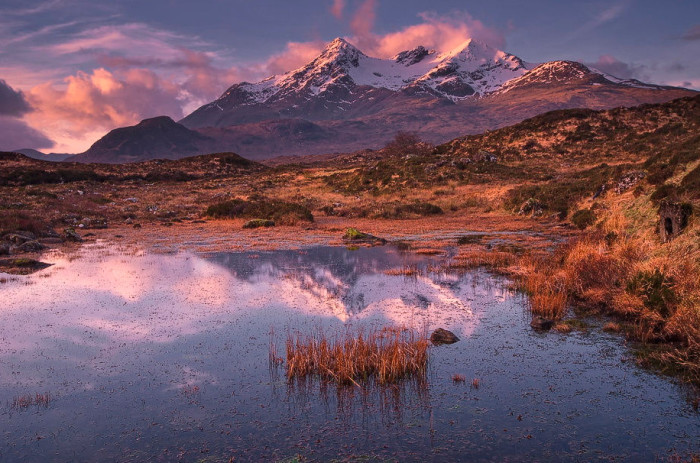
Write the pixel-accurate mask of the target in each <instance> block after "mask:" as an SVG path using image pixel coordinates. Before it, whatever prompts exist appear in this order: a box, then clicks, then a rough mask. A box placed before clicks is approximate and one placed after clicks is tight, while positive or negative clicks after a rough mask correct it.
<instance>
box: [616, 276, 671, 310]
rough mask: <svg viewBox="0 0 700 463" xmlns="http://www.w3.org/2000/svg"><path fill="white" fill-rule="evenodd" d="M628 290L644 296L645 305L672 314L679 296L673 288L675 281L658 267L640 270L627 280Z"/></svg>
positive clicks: (650, 308)
mask: <svg viewBox="0 0 700 463" xmlns="http://www.w3.org/2000/svg"><path fill="white" fill-rule="evenodd" d="M627 292H628V293H631V294H635V295H637V296H640V297H641V298H642V301H643V302H644V306H645V307H646V308H647V309H649V310H653V311H654V312H656V313H658V314H660V315H661V316H662V317H668V316H670V315H671V310H672V307H673V305H674V304H675V303H676V302H677V301H678V297H677V295H676V293H675V291H674V288H673V281H672V280H671V278H669V277H668V276H667V275H665V274H664V273H663V272H662V271H661V270H659V269H658V268H657V269H655V270H654V271H653V272H645V271H642V272H638V273H637V274H636V275H634V276H633V277H632V278H631V279H630V280H629V281H628V282H627Z"/></svg>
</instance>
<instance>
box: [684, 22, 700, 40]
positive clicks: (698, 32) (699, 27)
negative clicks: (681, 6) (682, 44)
mask: <svg viewBox="0 0 700 463" xmlns="http://www.w3.org/2000/svg"><path fill="white" fill-rule="evenodd" d="M683 39H684V40H700V24H696V25H694V26H693V27H691V28H690V29H688V32H686V33H685V34H683Z"/></svg>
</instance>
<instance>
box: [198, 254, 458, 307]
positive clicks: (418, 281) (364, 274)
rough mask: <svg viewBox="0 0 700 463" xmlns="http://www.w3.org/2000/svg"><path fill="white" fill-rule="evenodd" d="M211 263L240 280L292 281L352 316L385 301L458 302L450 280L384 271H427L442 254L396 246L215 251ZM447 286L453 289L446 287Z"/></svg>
mask: <svg viewBox="0 0 700 463" xmlns="http://www.w3.org/2000/svg"><path fill="white" fill-rule="evenodd" d="M209 260H210V261H213V262H215V263H217V264H220V265H222V266H224V267H226V268H228V269H229V270H230V271H231V273H232V274H233V275H234V276H235V277H236V278H239V279H242V280H245V281H248V282H258V281H265V280H270V279H280V278H285V279H291V280H293V281H294V282H295V283H296V284H297V286H298V287H299V289H301V290H302V291H305V292H307V293H310V294H312V295H313V296H314V297H315V298H318V299H321V300H324V301H328V303H329V304H339V303H340V304H341V305H342V307H338V309H340V310H341V311H342V312H344V314H345V315H346V316H348V315H356V314H359V313H360V312H362V311H363V310H364V309H365V308H366V307H367V306H368V305H369V304H371V303H373V302H377V301H378V300H382V299H396V300H397V301H401V302H402V303H403V305H406V306H412V307H416V308H419V309H427V308H428V307H429V306H430V304H431V303H433V302H438V300H439V301H443V302H444V300H445V299H446V298H447V299H450V300H454V299H455V298H454V296H451V295H449V296H448V294H443V293H452V291H451V290H450V289H449V288H448V286H450V285H449V284H446V283H443V282H435V281H433V280H430V279H426V278H413V279H407V278H404V277H396V276H388V275H385V274H384V272H385V271H386V270H389V269H395V268H401V267H407V266H411V267H416V268H418V269H425V268H426V267H427V266H428V265H430V264H432V263H434V262H435V260H436V258H434V257H433V258H431V257H426V256H419V255H416V254H413V253H403V252H401V251H399V250H398V249H396V248H394V247H390V246H384V247H374V248H360V249H358V250H355V251H351V250H348V249H346V248H342V247H317V248H310V249H307V250H303V251H274V252H259V253H253V252H246V253H235V254H234V253H220V254H215V255H214V256H212V257H211V258H209ZM446 286H447V287H446Z"/></svg>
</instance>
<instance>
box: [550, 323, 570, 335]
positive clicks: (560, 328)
mask: <svg viewBox="0 0 700 463" xmlns="http://www.w3.org/2000/svg"><path fill="white" fill-rule="evenodd" d="M554 331H557V332H559V333H571V331H573V328H572V327H571V325H569V324H568V323H557V324H556V325H554Z"/></svg>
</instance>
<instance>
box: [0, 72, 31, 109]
mask: <svg viewBox="0 0 700 463" xmlns="http://www.w3.org/2000/svg"><path fill="white" fill-rule="evenodd" d="M30 110H31V107H30V106H29V103H27V100H26V99H25V98H24V94H23V93H22V92H19V91H16V90H15V89H13V88H12V87H10V86H9V85H8V84H7V82H5V81H4V80H2V79H0V115H2V116H14V117H19V116H21V115H23V114H26V113H28V112H29V111H30Z"/></svg>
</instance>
